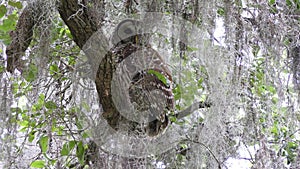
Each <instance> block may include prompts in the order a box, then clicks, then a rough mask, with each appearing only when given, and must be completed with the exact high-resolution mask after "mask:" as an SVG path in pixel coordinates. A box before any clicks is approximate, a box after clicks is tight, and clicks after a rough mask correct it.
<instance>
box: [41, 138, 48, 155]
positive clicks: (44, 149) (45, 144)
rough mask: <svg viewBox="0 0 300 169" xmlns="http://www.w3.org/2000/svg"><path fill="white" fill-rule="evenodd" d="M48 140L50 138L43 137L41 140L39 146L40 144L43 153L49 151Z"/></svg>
mask: <svg viewBox="0 0 300 169" xmlns="http://www.w3.org/2000/svg"><path fill="white" fill-rule="evenodd" d="M48 140H49V137H48V136H43V137H41V138H40V140H39V144H40V148H41V150H42V153H46V152H47V150H48Z"/></svg>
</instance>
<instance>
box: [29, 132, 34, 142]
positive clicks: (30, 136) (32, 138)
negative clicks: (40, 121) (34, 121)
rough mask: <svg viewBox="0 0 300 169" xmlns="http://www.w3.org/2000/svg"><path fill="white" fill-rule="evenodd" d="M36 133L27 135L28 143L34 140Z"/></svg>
mask: <svg viewBox="0 0 300 169" xmlns="http://www.w3.org/2000/svg"><path fill="white" fill-rule="evenodd" d="M35 133H36V131H32V132H30V133H29V138H28V141H29V142H30V143H31V142H32V141H33V140H34V138H35V135H34V134H35Z"/></svg>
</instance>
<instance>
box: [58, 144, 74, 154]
mask: <svg viewBox="0 0 300 169" xmlns="http://www.w3.org/2000/svg"><path fill="white" fill-rule="evenodd" d="M75 144H76V141H73V140H72V141H69V142H67V143H65V144H64V145H63V148H62V149H61V151H60V155H62V156H67V155H69V154H70V152H71V151H72V150H73V149H74V147H75Z"/></svg>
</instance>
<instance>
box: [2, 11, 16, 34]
mask: <svg viewBox="0 0 300 169" xmlns="http://www.w3.org/2000/svg"><path fill="white" fill-rule="evenodd" d="M17 19H18V17H17V15H16V14H10V15H8V16H7V18H6V19H4V20H3V22H2V25H0V30H2V31H4V32H8V31H11V30H14V29H15V26H16V22H17Z"/></svg>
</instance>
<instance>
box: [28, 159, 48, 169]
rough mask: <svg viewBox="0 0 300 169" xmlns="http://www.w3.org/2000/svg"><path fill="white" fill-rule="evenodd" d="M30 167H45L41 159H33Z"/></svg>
mask: <svg viewBox="0 0 300 169" xmlns="http://www.w3.org/2000/svg"><path fill="white" fill-rule="evenodd" d="M30 167H33V168H44V167H45V161H43V160H35V161H34V162H32V163H31V164H30Z"/></svg>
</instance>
